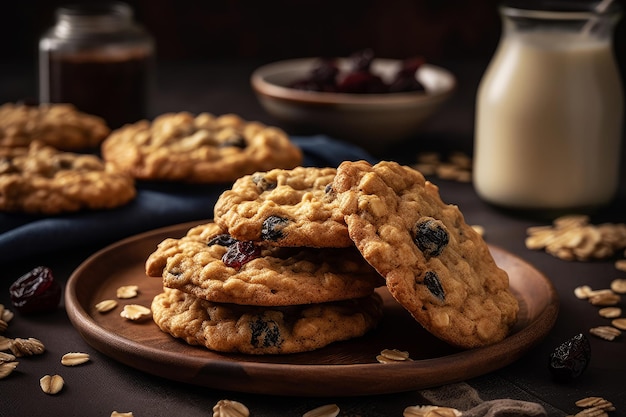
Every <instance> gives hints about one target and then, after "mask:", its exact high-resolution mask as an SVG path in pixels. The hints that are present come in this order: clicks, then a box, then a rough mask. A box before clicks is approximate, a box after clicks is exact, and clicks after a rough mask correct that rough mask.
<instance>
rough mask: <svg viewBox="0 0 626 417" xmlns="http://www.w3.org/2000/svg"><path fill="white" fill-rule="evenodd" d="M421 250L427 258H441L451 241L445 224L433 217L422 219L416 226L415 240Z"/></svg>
mask: <svg viewBox="0 0 626 417" xmlns="http://www.w3.org/2000/svg"><path fill="white" fill-rule="evenodd" d="M413 240H414V242H415V244H416V245H417V247H418V248H419V250H421V251H422V252H423V253H424V256H426V257H427V258H429V257H431V256H439V255H441V252H443V249H444V248H445V247H446V245H447V244H448V242H449V241H450V236H449V235H448V231H447V230H446V227H445V226H444V225H443V223H442V222H441V221H439V220H436V219H433V218H432V217H425V218H422V219H420V220H419V221H418V222H417V224H416V225H415V238H414V239H413Z"/></svg>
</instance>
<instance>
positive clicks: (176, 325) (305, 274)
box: [146, 167, 384, 354]
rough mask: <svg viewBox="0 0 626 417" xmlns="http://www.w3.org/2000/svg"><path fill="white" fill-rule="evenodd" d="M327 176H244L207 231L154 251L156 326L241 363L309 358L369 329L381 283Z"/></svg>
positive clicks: (149, 267)
mask: <svg viewBox="0 0 626 417" xmlns="http://www.w3.org/2000/svg"><path fill="white" fill-rule="evenodd" d="M335 173H336V170H335V169H334V168H302V167H298V168H295V169H293V170H281V169H275V170H270V171H268V172H264V173H257V174H254V175H248V176H244V177H242V178H240V179H239V180H237V181H236V182H235V184H234V185H233V187H232V189H231V190H228V191H226V192H225V193H224V194H222V196H221V197H220V200H219V203H218V206H216V216H215V219H214V222H212V223H208V224H203V225H199V226H197V227H195V228H192V229H191V230H189V232H188V233H187V234H186V236H184V237H183V238H181V239H166V240H164V241H163V242H162V243H161V244H159V246H158V248H157V250H156V251H155V252H154V253H153V254H152V255H151V256H150V257H149V258H148V260H147V262H146V273H147V275H149V276H153V277H159V278H162V279H163V285H164V287H165V290H164V292H163V293H161V294H159V295H157V296H156V297H155V299H154V301H153V304H152V311H153V318H154V320H155V322H156V323H157V324H158V326H159V327H160V328H161V329H162V330H163V331H165V332H167V333H170V334H171V335H173V336H175V337H178V338H182V339H184V340H186V341H187V342H188V343H190V344H199V345H204V346H206V347H207V348H209V349H211V350H215V351H222V352H242V353H249V354H283V353H295V352H304V351H310V350H314V349H319V348H321V347H323V346H326V345H328V344H330V343H332V342H336V341H340V340H346V339H350V338H354V337H358V336H362V335H363V334H365V333H366V332H367V331H368V330H370V329H373V328H374V327H375V326H376V325H377V324H378V322H379V320H380V318H381V317H382V299H381V297H380V296H379V295H378V294H377V293H376V292H375V289H376V288H377V287H379V286H382V285H384V280H383V279H382V277H381V276H380V275H379V274H378V273H377V272H376V270H375V269H374V268H372V267H371V266H370V265H369V264H368V263H367V262H366V261H365V260H364V259H363V257H362V256H361V255H360V253H359V252H358V250H357V249H356V247H355V246H354V244H353V243H352V241H351V240H350V239H349V237H348V234H347V229H346V225H345V223H343V222H342V220H341V219H342V216H341V214H340V213H339V211H338V206H337V203H336V202H335V201H334V200H330V199H325V197H324V196H325V194H326V192H325V190H326V188H327V187H328V186H329V185H330V183H331V181H332V180H333V178H334V176H335ZM244 200H245V201H244ZM222 213H223V215H221V214H222ZM242 215H243V217H241V216H242ZM248 215H251V217H250V216H248ZM231 222H237V223H238V225H237V226H233V227H230V223H231ZM294 223H295V224H294Z"/></svg>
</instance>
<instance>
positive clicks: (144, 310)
mask: <svg viewBox="0 0 626 417" xmlns="http://www.w3.org/2000/svg"><path fill="white" fill-rule="evenodd" d="M151 313H152V311H151V310H150V309H149V308H148V307H144V306H142V305H139V304H128V305H125V306H124V309H123V310H122V312H121V313H120V316H122V317H124V318H125V319H128V320H140V319H142V318H145V317H147V316H149V315H150V314H151Z"/></svg>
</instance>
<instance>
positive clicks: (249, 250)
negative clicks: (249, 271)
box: [222, 241, 261, 269]
mask: <svg viewBox="0 0 626 417" xmlns="http://www.w3.org/2000/svg"><path fill="white" fill-rule="evenodd" d="M260 256H261V248H260V247H258V246H257V245H255V244H254V242H251V241H245V242H241V241H236V242H235V243H234V244H232V245H230V246H229V247H228V250H227V251H226V253H225V254H224V256H222V262H224V264H225V265H226V266H230V267H231V268H235V269H240V268H241V267H242V266H244V265H245V264H247V263H248V262H250V261H251V260H253V259H256V258H258V257H260Z"/></svg>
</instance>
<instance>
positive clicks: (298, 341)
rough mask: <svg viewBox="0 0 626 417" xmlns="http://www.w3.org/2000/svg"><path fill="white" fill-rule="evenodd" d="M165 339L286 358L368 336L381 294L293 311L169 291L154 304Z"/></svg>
mask: <svg viewBox="0 0 626 417" xmlns="http://www.w3.org/2000/svg"><path fill="white" fill-rule="evenodd" d="M151 309H152V317H153V320H154V321H155V323H156V324H157V325H158V326H159V328H160V329H161V330H162V331H164V332H165V333H169V334H171V335H172V336H174V337H177V338H180V339H183V340H185V341H186V342H187V343H189V344H191V345H202V346H205V347H207V348H208V349H210V350H215V351H219V352H240V353H247V354H255V355H259V354H261V355H263V354H286V353H298V352H307V351H311V350H315V349H320V348H322V347H324V346H327V345H329V344H330V343H333V342H338V341H342V340H348V339H352V338H356V337H359V336H363V335H364V334H365V333H366V332H368V331H369V330H371V329H373V328H375V327H376V325H377V324H378V323H379V321H380V319H381V317H382V299H381V297H380V296H379V295H378V293H373V294H372V295H370V296H368V297H365V298H360V299H354V300H346V301H337V302H334V303H324V304H309V305H301V306H287V307H252V306H240V305H237V304H218V303H212V302H210V301H206V300H201V299H199V298H196V297H194V296H193V295H190V294H187V293H184V292H182V291H178V290H174V289H170V288H165V289H164V291H163V292H162V293H160V294H158V295H157V296H156V297H154V299H153V301H152V306H151Z"/></svg>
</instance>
